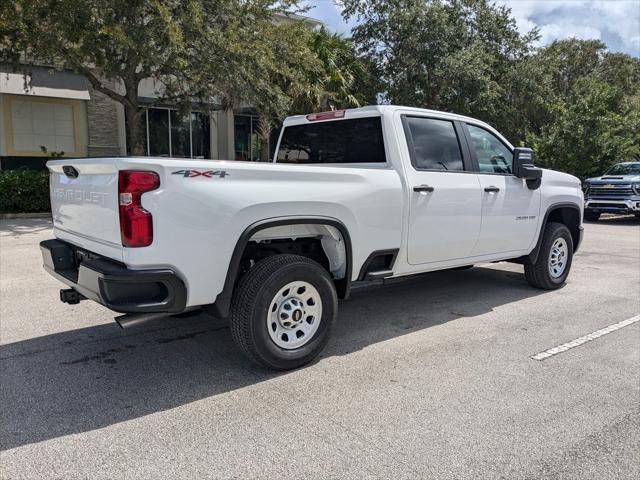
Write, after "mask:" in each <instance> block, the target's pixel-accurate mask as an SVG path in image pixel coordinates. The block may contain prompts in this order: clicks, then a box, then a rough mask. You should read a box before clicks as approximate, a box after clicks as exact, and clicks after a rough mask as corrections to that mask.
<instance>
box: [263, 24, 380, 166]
mask: <svg viewBox="0 0 640 480" xmlns="http://www.w3.org/2000/svg"><path fill="white" fill-rule="evenodd" d="M267 44H271V45H273V46H274V47H275V48H273V49H270V50H269V51H267V52H264V57H263V58H268V55H269V54H270V52H272V53H273V54H274V55H275V58H274V59H273V60H267V61H273V62H277V63H278V64H279V68H277V69H272V70H271V75H266V74H264V75H263V78H264V79H265V80H267V81H268V82H269V84H270V85H271V87H272V88H273V89H274V90H277V92H278V95H274V96H272V97H264V98H263V99H261V100H260V101H258V102H257V103H256V108H257V110H258V112H259V126H258V134H259V137H260V144H261V146H260V155H261V160H262V161H266V160H268V158H269V151H268V145H269V137H270V136H271V132H272V130H273V127H274V125H275V124H277V123H278V122H279V121H281V120H282V119H283V118H284V117H285V116H287V115H295V114H303V113H308V112H312V111H318V110H328V109H333V108H347V107H358V106H361V105H362V104H364V103H367V102H369V103H375V93H376V89H375V87H374V86H373V85H374V80H373V77H372V75H371V71H370V64H369V63H367V61H366V60H365V59H363V58H361V57H359V56H358V55H357V54H356V52H355V49H354V47H353V44H352V43H351V41H350V40H349V39H347V38H344V37H342V36H341V35H338V34H335V33H330V32H328V31H327V30H326V29H325V28H321V29H319V30H316V31H311V30H309V29H307V28H305V27H304V26H303V25H297V26H295V25H294V26H292V25H274V26H273V27H272V29H271V38H270V40H269V41H268V42H267Z"/></svg>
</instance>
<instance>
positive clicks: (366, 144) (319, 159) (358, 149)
mask: <svg viewBox="0 0 640 480" xmlns="http://www.w3.org/2000/svg"><path fill="white" fill-rule="evenodd" d="M385 161H386V159H385V154H384V141H383V139H382V122H381V119H380V117H367V118H356V119H353V120H337V121H332V122H321V123H308V124H304V125H292V126H290V127H286V128H285V129H284V133H283V134H282V140H281V141H280V148H279V149H278V157H277V162H278V163H383V162H385Z"/></svg>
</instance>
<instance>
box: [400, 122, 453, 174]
mask: <svg viewBox="0 0 640 480" xmlns="http://www.w3.org/2000/svg"><path fill="white" fill-rule="evenodd" d="M404 128H405V135H406V137H407V143H408V147H409V154H410V156H411V163H412V164H413V166H414V168H415V169H416V170H443V171H454V172H459V171H462V170H464V164H463V163H462V152H461V150H460V143H459V142H458V136H457V135H456V130H455V128H454V126H453V122H452V121H450V120H440V119H436V118H425V117H405V118H404Z"/></svg>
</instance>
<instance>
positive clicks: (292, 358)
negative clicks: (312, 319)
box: [229, 255, 338, 370]
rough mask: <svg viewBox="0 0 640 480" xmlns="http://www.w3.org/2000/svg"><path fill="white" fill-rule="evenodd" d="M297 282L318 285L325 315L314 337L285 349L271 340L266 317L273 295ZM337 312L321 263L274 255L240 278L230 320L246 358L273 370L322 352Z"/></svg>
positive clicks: (301, 362) (287, 367) (333, 292)
mask: <svg viewBox="0 0 640 480" xmlns="http://www.w3.org/2000/svg"><path fill="white" fill-rule="evenodd" d="M295 281H304V282H307V283H309V284H311V285H312V286H313V287H315V289H316V290H317V292H318V294H319V296H320V300H321V301H322V314H321V316H320V323H319V325H318V327H317V330H316V331H315V332H314V333H313V334H312V336H311V337H310V338H311V340H309V341H307V343H305V344H304V345H302V346H300V347H299V348H296V349H285V348H281V347H280V346H278V345H276V343H275V342H274V340H272V338H271V336H270V334H269V331H268V330H267V322H266V318H267V315H268V314H269V310H270V309H271V308H272V301H273V300H274V296H275V295H276V294H278V292H279V291H280V290H281V289H282V288H283V287H285V286H286V285H287V284H288V283H290V282H295ZM337 313H338V298H337V295H336V289H335V286H334V284H333V281H332V279H331V277H330V276H329V274H328V272H327V271H326V270H325V269H324V268H323V267H322V266H321V265H320V264H318V263H317V262H314V261H313V260H311V259H309V258H306V257H302V256H299V255H274V256H272V257H269V258H266V259H264V260H261V261H259V262H258V263H257V264H256V265H255V266H254V267H253V268H252V269H251V270H249V272H248V273H247V274H246V275H245V276H244V277H243V278H242V279H241V280H240V282H239V284H238V286H237V287H236V289H235V292H234V295H233V301H232V304H231V316H230V319H229V320H230V328H231V334H232V335H233V339H234V341H235V342H236V344H237V345H238V346H239V347H240V349H241V350H242V351H243V352H244V354H245V355H246V356H247V357H249V358H250V359H251V360H253V361H254V362H256V363H258V364H260V365H262V366H265V367H268V368H271V369H274V370H291V369H293V368H298V367H300V366H302V365H305V364H307V363H309V362H310V361H312V360H313V359H314V358H315V357H316V356H317V355H318V354H319V353H320V352H321V351H322V349H323V348H324V346H325V345H326V344H327V341H328V340H329V336H330V334H331V330H332V328H333V326H334V324H335V322H336V318H337Z"/></svg>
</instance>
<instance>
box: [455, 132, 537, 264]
mask: <svg viewBox="0 0 640 480" xmlns="http://www.w3.org/2000/svg"><path fill="white" fill-rule="evenodd" d="M465 128H466V131H465V134H466V136H467V140H468V144H469V148H470V153H471V157H472V161H473V162H474V165H475V168H476V169H477V171H478V180H479V181H480V187H481V189H482V228H481V229H480V236H479V238H478V243H477V244H476V246H475V248H474V250H473V255H493V254H503V253H507V252H516V251H522V250H527V249H528V248H529V247H530V245H531V243H532V240H533V238H534V237H535V233H536V228H537V225H538V214H539V212H540V189H536V190H530V189H529V188H528V187H527V183H526V181H525V180H524V179H522V178H517V177H515V176H514V175H513V173H512V171H513V170H512V167H513V153H512V150H511V148H510V147H509V146H508V145H507V144H506V143H505V142H503V141H502V140H501V139H500V138H499V137H498V136H497V135H495V134H494V133H493V132H491V131H490V130H488V129H486V128H484V127H482V126H480V125H473V124H471V123H466V124H465Z"/></svg>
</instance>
